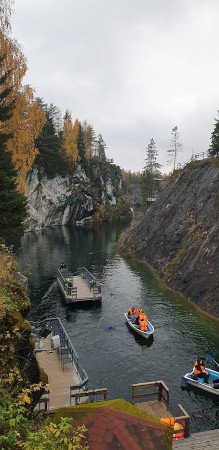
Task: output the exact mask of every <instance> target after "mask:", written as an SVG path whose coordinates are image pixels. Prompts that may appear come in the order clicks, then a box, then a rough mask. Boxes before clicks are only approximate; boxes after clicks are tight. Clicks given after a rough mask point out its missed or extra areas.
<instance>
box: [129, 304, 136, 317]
mask: <svg viewBox="0 0 219 450" xmlns="http://www.w3.org/2000/svg"><path fill="white" fill-rule="evenodd" d="M134 315H135V308H134V307H132V308H130V309H129V311H128V318H129V319H131V318H134Z"/></svg>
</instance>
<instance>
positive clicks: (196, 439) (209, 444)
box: [173, 429, 219, 450]
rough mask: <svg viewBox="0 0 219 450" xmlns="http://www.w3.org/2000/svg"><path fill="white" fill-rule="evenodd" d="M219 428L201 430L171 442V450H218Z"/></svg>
mask: <svg viewBox="0 0 219 450" xmlns="http://www.w3.org/2000/svg"><path fill="white" fill-rule="evenodd" d="M218 448H219V430H218V429H217V430H211V431H201V432H200V433H194V434H191V436H189V437H188V438H186V439H182V440H179V441H175V442H173V450H207V449H209V450H218Z"/></svg>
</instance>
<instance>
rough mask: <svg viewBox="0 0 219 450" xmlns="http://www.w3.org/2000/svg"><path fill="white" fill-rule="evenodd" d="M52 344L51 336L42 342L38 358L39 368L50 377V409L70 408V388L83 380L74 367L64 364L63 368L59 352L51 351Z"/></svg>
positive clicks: (37, 354)
mask: <svg viewBox="0 0 219 450" xmlns="http://www.w3.org/2000/svg"><path fill="white" fill-rule="evenodd" d="M50 342H51V337H50V336H48V337H47V338H45V339H41V340H40V348H41V349H42V350H43V351H41V352H37V353H36V358H37V361H38V363H39V366H40V367H41V368H42V369H43V370H44V371H45V372H46V373H47V375H48V384H49V390H50V402H49V409H51V410H52V409H57V408H61V407H63V406H70V386H71V385H73V384H79V383H80V381H81V380H80V378H79V376H78V375H77V373H76V369H75V367H74V365H72V364H71V365H70V364H64V366H63V364H62V362H61V360H60V358H59V354H58V352H57V350H54V351H52V350H51V343H50ZM63 369H64V370H63ZM72 404H74V402H72Z"/></svg>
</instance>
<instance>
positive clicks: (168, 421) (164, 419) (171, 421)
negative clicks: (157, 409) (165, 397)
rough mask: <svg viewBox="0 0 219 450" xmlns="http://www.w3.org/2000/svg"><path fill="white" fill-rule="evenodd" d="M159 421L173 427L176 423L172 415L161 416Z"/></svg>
mask: <svg viewBox="0 0 219 450" xmlns="http://www.w3.org/2000/svg"><path fill="white" fill-rule="evenodd" d="M160 421H161V422H162V423H164V424H165V425H169V426H171V427H173V426H174V425H175V423H176V420H175V418H174V417H161V419H160Z"/></svg>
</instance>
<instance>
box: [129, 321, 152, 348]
mask: <svg viewBox="0 0 219 450" xmlns="http://www.w3.org/2000/svg"><path fill="white" fill-rule="evenodd" d="M125 323H126V326H127V329H128V332H129V333H130V334H132V336H134V339H135V342H136V343H137V344H138V345H140V347H141V350H142V352H143V351H144V350H145V349H146V348H148V347H150V346H151V345H152V344H153V342H154V336H153V334H151V335H150V336H149V338H148V339H145V338H144V337H143V336H141V335H140V334H137V333H135V331H134V330H132V328H130V326H129V325H128V323H127V322H125Z"/></svg>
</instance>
